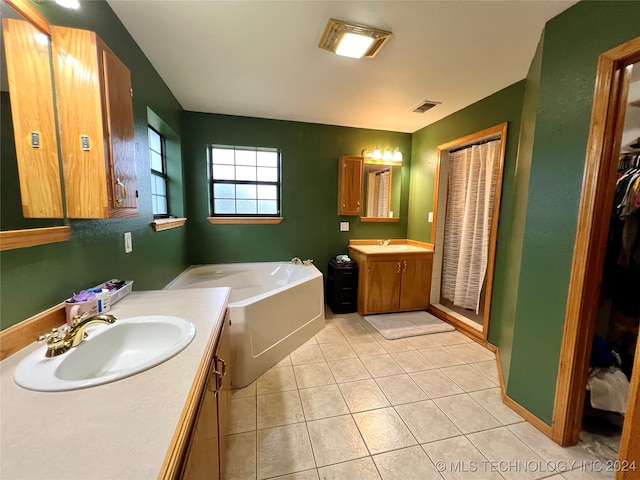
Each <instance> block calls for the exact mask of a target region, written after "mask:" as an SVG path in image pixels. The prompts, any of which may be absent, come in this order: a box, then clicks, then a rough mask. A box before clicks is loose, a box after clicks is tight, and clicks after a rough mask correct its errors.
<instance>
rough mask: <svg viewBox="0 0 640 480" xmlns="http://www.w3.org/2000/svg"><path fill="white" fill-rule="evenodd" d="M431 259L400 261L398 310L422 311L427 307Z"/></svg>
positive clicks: (429, 291) (429, 290)
mask: <svg viewBox="0 0 640 480" xmlns="http://www.w3.org/2000/svg"><path fill="white" fill-rule="evenodd" d="M432 262H433V257H430V258H428V259H419V260H403V261H402V285H401V287H400V310H422V309H425V308H427V307H428V306H429V295H430V294H431V264H432Z"/></svg>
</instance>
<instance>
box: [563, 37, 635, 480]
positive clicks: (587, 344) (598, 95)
mask: <svg viewBox="0 0 640 480" xmlns="http://www.w3.org/2000/svg"><path fill="white" fill-rule="evenodd" d="M639 61H640V37H638V38H635V39H634V40H631V41H629V42H626V43H624V44H622V45H620V46H618V47H615V48H613V49H611V50H608V51H606V52H604V53H603V54H601V55H600V57H599V59H598V68H597V74H596V84H595V93H594V101H593V107H592V112H591V126H590V130H589V140H588V143H587V154H586V162H585V168H584V177H583V183H582V193H581V197H580V209H579V213H578V225H577V231H576V240H575V244H574V250H573V252H574V253H573V262H572V266H571V277H570V283H569V292H568V297H567V308H566V313H565V327H564V333H563V338H562V345H561V350H560V361H559V368H558V379H557V383H556V395H555V402H554V409H553V423H552V430H551V434H552V438H553V440H555V441H556V442H557V443H559V444H561V445H563V446H568V445H573V444H575V443H577V441H578V437H579V433H580V426H581V419H582V413H583V407H584V399H585V393H586V382H587V373H588V368H589V356H590V353H591V342H592V338H593V334H594V330H595V323H596V310H597V308H596V307H597V299H598V296H599V295H600V281H601V278H602V271H603V265H604V254H605V247H606V242H607V235H608V230H609V221H610V215H611V205H612V203H613V195H614V191H615V179H616V174H617V164H618V157H619V153H620V142H621V136H622V135H621V133H622V129H623V120H624V113H625V109H626V108H624V107H626V106H625V103H626V98H627V91H628V84H629V76H630V68H629V65H632V64H634V63H637V62H639ZM621 120H622V121H621ZM639 363H640V362H638V358H637V357H636V365H638V364H639ZM638 370H639V369H634V372H633V378H632V385H635V386H636V388H637V387H638V384H639V379H638V376H639V375H640V371H638ZM632 397H633V398H632ZM629 398H630V400H633V402H636V403H637V392H635V393H634V395H630V397H629ZM633 402H630V404H629V408H631V412H629V411H628V413H627V418H626V421H625V427H624V430H623V439H622V440H623V442H622V443H621V449H620V452H621V455H622V452H628V445H624V440H625V438H626V439H627V443H630V442H629V438H630V431H629V429H630V428H631V425H627V424H631V423H635V425H636V428H637V427H638V425H639V422H638V415H636V414H634V413H635V412H634V411H633V410H634V408H633V407H634V404H633ZM629 413H631V415H629ZM634 418H635V420H633V422H631V421H630V420H631V419H634ZM637 447H638V445H637V443H636V450H635V453H636V457H637V454H638V448H637ZM617 478H618V479H622V478H630V477H624V475H622V476H620V474H619V476H618V477H617Z"/></svg>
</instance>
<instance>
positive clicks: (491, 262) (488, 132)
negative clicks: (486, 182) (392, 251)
mask: <svg viewBox="0 0 640 480" xmlns="http://www.w3.org/2000/svg"><path fill="white" fill-rule="evenodd" d="M492 137H495V138H500V139H501V140H502V143H501V145H500V160H499V165H498V168H499V170H498V179H497V183H496V193H495V198H494V200H493V218H492V223H491V234H490V235H491V236H490V240H489V254H488V257H487V274H486V278H487V286H486V289H485V299H484V305H483V316H482V332H481V333H480V332H478V331H477V330H475V329H473V328H471V327H469V326H468V325H467V324H466V323H464V322H462V321H460V320H458V319H457V318H456V317H454V316H452V315H449V314H448V313H447V312H444V311H443V310H441V309H439V308H438V307H435V306H433V305H430V306H429V310H430V311H432V313H434V314H435V315H436V316H438V317H440V318H442V319H444V320H446V321H448V322H449V323H451V324H452V325H454V326H455V327H456V328H458V329H460V330H462V331H464V332H465V333H467V334H469V335H471V336H472V337H474V338H477V339H482V340H484V341H486V340H487V337H488V335H489V315H490V313H491V292H492V290H493V272H494V269H495V258H496V244H497V242H498V223H499V219H500V198H501V196H502V177H503V173H504V155H505V151H506V145H507V122H504V123H500V124H498V125H494V126H493V127H489V128H485V129H484V130H481V131H479V132H475V133H472V134H470V135H467V136H465V137H462V138H458V139H456V140H452V141H450V142H447V143H443V144H441V145H438V147H437V150H436V153H437V158H438V159H437V161H436V162H437V163H436V176H435V186H434V189H433V223H432V224H431V244H432V245H434V248H442V247H441V246H436V225H437V223H438V193H439V185H440V162H441V157H442V155H443V154H445V153H449V152H450V151H451V150H456V149H460V148H463V147H465V146H469V145H473V144H475V143H478V142H481V141H482V140H485V139H490V138H492ZM441 221H444V218H442V219H441ZM429 297H431V292H429Z"/></svg>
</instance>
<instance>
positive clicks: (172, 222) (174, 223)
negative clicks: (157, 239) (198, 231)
mask: <svg viewBox="0 0 640 480" xmlns="http://www.w3.org/2000/svg"><path fill="white" fill-rule="evenodd" d="M186 221H187V219H186V218H157V219H155V220H154V221H153V222H151V227H153V229H154V230H155V231H156V232H161V231H162V230H169V229H171V228H177V227H181V226H183V225H184V224H185V223H186Z"/></svg>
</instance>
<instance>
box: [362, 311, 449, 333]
mask: <svg viewBox="0 0 640 480" xmlns="http://www.w3.org/2000/svg"><path fill="white" fill-rule="evenodd" d="M364 319H365V320H366V321H367V322H369V323H370V324H371V326H372V327H373V328H375V329H376V330H378V331H379V332H380V334H381V335H382V336H383V337H384V338H386V339H387V340H396V339H398V338H404V337H415V336H417V335H429V334H431V333H440V332H450V331H451V330H455V328H453V327H452V326H451V325H449V324H448V323H446V322H443V321H442V320H440V319H439V318H436V317H434V316H433V315H431V314H430V313H427V312H403V313H383V314H379V315H366V316H365V317H364Z"/></svg>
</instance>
